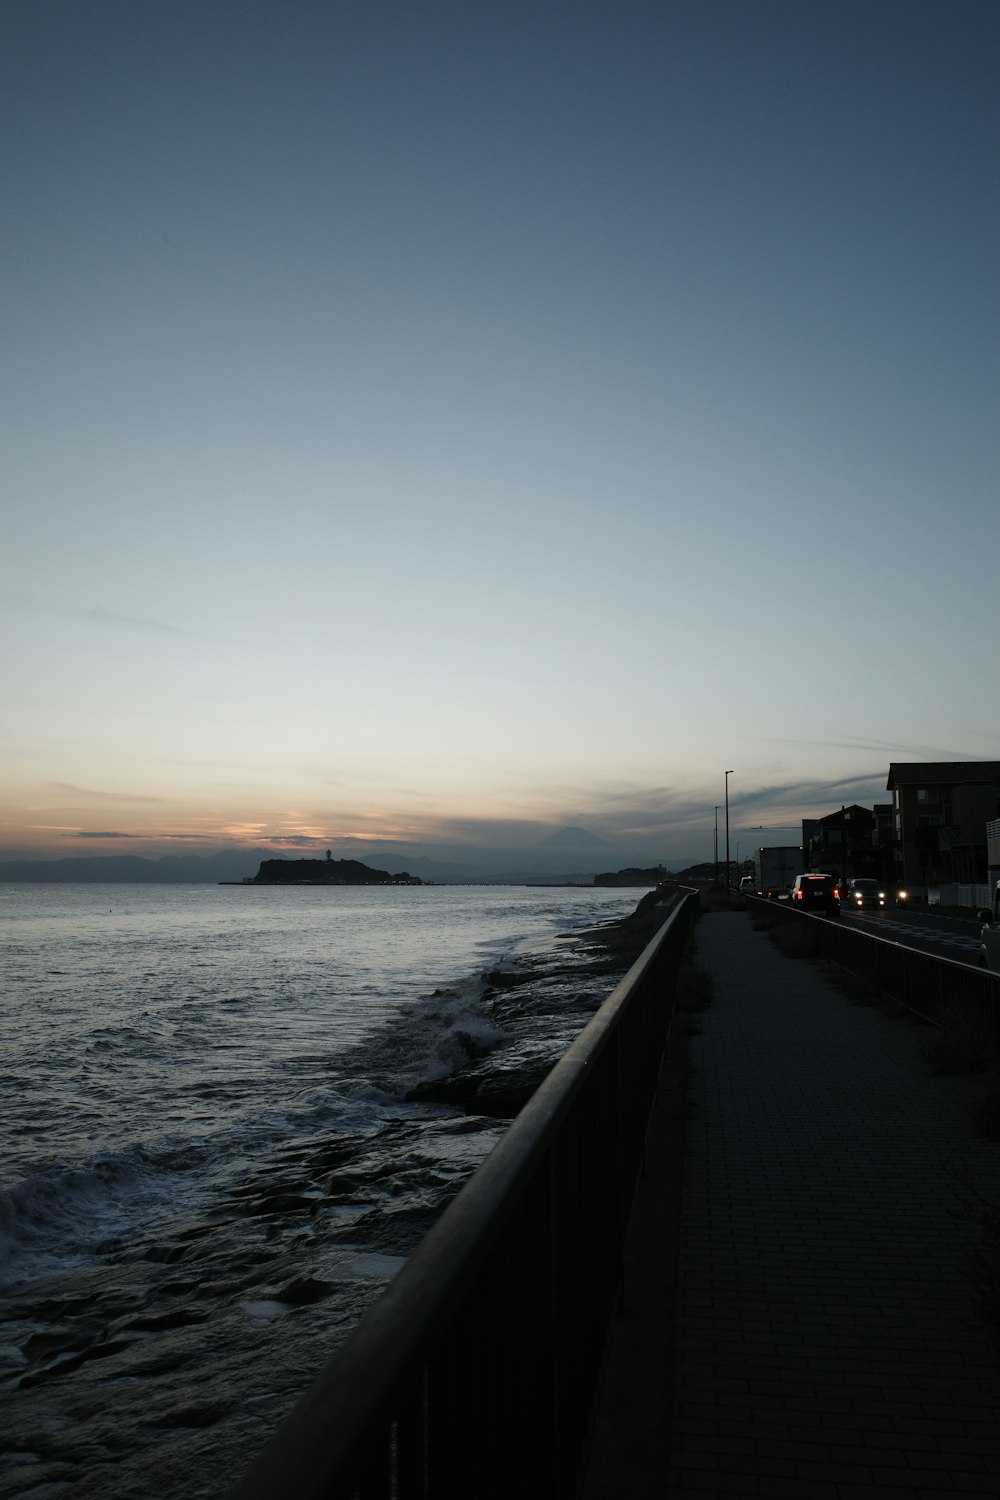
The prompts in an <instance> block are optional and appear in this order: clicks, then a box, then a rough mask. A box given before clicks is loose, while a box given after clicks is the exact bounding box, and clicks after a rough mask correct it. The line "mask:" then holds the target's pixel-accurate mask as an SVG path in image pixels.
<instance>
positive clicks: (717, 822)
mask: <svg viewBox="0 0 1000 1500" xmlns="http://www.w3.org/2000/svg"><path fill="white" fill-rule="evenodd" d="M715 884H716V885H718V884H719V805H718V803H716V805H715Z"/></svg>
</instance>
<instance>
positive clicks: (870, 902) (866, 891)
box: [844, 876, 885, 911]
mask: <svg viewBox="0 0 1000 1500" xmlns="http://www.w3.org/2000/svg"><path fill="white" fill-rule="evenodd" d="M844 901H845V903H846V905H847V906H849V907H850V909H851V910H852V911H863V910H864V908H865V907H871V908H873V909H879V908H881V907H883V906H885V887H884V886H882V885H881V884H880V882H879V881H877V880H871V879H870V878H869V877H868V876H858V877H857V878H856V879H854V880H849V881H848V882H847V890H846V891H845V892H844Z"/></svg>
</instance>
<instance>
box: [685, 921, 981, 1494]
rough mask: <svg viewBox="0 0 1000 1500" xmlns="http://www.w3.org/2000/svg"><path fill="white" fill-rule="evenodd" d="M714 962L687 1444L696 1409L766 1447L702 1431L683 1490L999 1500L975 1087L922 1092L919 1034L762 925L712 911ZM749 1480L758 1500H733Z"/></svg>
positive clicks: (705, 943) (699, 1049)
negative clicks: (697, 1462)
mask: <svg viewBox="0 0 1000 1500" xmlns="http://www.w3.org/2000/svg"><path fill="white" fill-rule="evenodd" d="M697 946H698V961H699V964H700V965H701V967H702V968H703V969H705V970H707V971H708V973H709V974H711V976H712V980H713V986H714V998H713V1002H712V1005H711V1006H710V1008H709V1009H708V1010H706V1011H704V1012H702V1013H701V1015H700V1017H699V1021H700V1030H699V1032H698V1034H696V1035H695V1036H694V1037H693V1038H692V1060H693V1064H694V1079H693V1115H694V1117H693V1119H692V1121H691V1124H690V1129H689V1157H688V1162H687V1167H686V1181H685V1187H684V1208H683V1224H682V1231H681V1246H680V1252H679V1271H678V1275H679V1288H678V1314H677V1340H676V1346H675V1364H674V1371H673V1378H674V1392H675V1396H676V1400H677V1403H678V1425H677V1431H678V1433H682V1432H683V1418H682V1415H681V1413H682V1412H683V1411H685V1410H692V1408H691V1407H690V1402H691V1398H692V1396H695V1397H696V1405H697V1409H698V1411H700V1412H702V1413H704V1412H711V1414H712V1423H713V1425H714V1426H715V1428H716V1430H717V1431H718V1433H719V1435H720V1439H721V1437H722V1435H723V1434H728V1435H729V1436H730V1437H731V1438H737V1437H738V1438H740V1439H741V1440H743V1441H747V1440H750V1441H755V1444H756V1451H755V1454H754V1456H753V1457H752V1458H751V1457H750V1456H749V1455H748V1454H747V1453H746V1452H745V1451H736V1452H734V1451H733V1450H732V1449H731V1448H728V1447H727V1448H723V1446H722V1445H721V1442H717V1443H716V1446H715V1447H714V1448H713V1447H712V1434H711V1433H708V1432H705V1433H703V1434H701V1435H700V1436H699V1438H698V1439H697V1441H698V1444H699V1445H700V1447H701V1450H702V1456H703V1460H704V1462H703V1464H702V1466H701V1468H700V1469H699V1470H698V1471H697V1477H696V1472H695V1469H694V1466H693V1465H692V1464H691V1463H690V1462H688V1460H689V1459H690V1457H691V1455H690V1454H688V1455H686V1456H685V1454H684V1452H683V1451H681V1450H678V1451H675V1453H674V1456H673V1461H672V1465H671V1467H672V1469H673V1470H674V1477H675V1478H676V1480H677V1484H678V1488H677V1493H681V1494H683V1493H685V1491H689V1492H692V1493H695V1492H697V1493H699V1494H702V1495H704V1494H705V1493H706V1492H708V1489H709V1487H710V1486H711V1485H714V1486H715V1493H717V1494H719V1495H723V1494H728V1493H756V1494H758V1495H759V1496H772V1497H774V1500H778V1497H781V1496H789V1497H792V1500H814V1497H815V1500H867V1497H873V1500H874V1497H875V1496H888V1497H890V1500H931V1497H932V1496H934V1497H938V1496H940V1497H943V1496H945V1495H948V1496H949V1497H951V1500H956V1497H957V1496H958V1495H959V1494H960V1493H963V1492H965V1493H969V1494H976V1495H982V1494H985V1493H990V1490H989V1488H988V1486H990V1485H991V1486H992V1487H993V1488H992V1493H993V1494H994V1495H995V1496H1000V1453H998V1442H1000V1381H998V1376H997V1372H996V1366H995V1363H994V1360H993V1354H992V1350H991V1348H990V1344H989V1340H988V1337H987V1335H986V1332H985V1331H984V1330H981V1329H977V1328H976V1327H974V1326H968V1325H969V1319H970V1309H969V1304H968V1300H967V1287H966V1282H965V1280H964V1277H963V1269H964V1257H965V1254H966V1247H967V1246H968V1244H969V1243H970V1231H969V1230H968V1228H967V1226H963V1225H962V1224H960V1223H959V1222H958V1221H957V1220H956V1219H955V1218H954V1216H953V1215H952V1213H951V1212H950V1210H951V1209H953V1208H954V1207H955V1206H956V1204H957V1198H958V1194H957V1189H956V1181H955V1175H954V1174H955V1171H956V1168H964V1169H968V1170H971V1171H972V1172H973V1174H974V1176H975V1178H976V1181H977V1183H978V1184H979V1185H980V1187H981V1188H982V1189H983V1190H984V1191H986V1192H987V1193H989V1194H990V1195H991V1196H993V1197H996V1198H1000V1150H998V1148H997V1147H995V1146H991V1145H989V1144H988V1143H985V1142H982V1141H979V1140H978V1139H977V1138H976V1137H975V1136H974V1135H972V1133H971V1131H970V1129H969V1127H968V1124H967V1122H966V1116H965V1112H964V1110H965V1101H966V1099H967V1098H968V1088H967V1082H966V1081H965V1080H956V1079H949V1078H936V1077H929V1076H927V1074H926V1072H925V1070H924V1068H923V1065H922V1062H921V1059H920V1055H919V1046H920V1040H921V1035H922V1033H921V1030H920V1029H919V1028H917V1027H914V1026H912V1025H910V1024H908V1022H906V1021H905V1020H896V1019H892V1018H889V1017H887V1016H885V1015H884V1014H882V1013H881V1012H880V1011H879V1010H878V1009H876V1008H873V1007H868V1006H860V1005H851V1004H850V1003H849V1002H848V1001H846V1000H845V999H844V998H843V997H842V996H841V995H839V994H838V993H837V991H835V990H834V989H833V988H832V986H830V985H829V984H828V983H827V982H826V981H825V980H824V978H823V977H822V975H821V973H820V972H819V971H818V969H817V968H816V966H814V965H811V964H809V963H807V962H803V961H797V960H792V959H788V958H785V957H783V956H782V955H781V954H780V953H779V951H778V950H777V949H776V948H775V947H774V945H773V944H772V943H771V942H770V941H769V939H768V938H767V937H766V935H765V934H763V933H757V932H754V931H753V929H752V926H751V923H750V921H749V918H748V917H747V915H746V914H745V913H744V912H735V911H734V912H732V913H711V914H708V915H706V916H704V917H703V919H702V921H701V922H700V924H699V927H698V930H697ZM689 1437H690V1434H685V1435H684V1436H683V1437H681V1438H678V1442H682V1441H683V1442H687V1441H688V1440H689ZM709 1457H714V1459H715V1463H714V1465H711V1464H709V1463H708V1461H707V1460H708V1458H709ZM769 1465H770V1466H772V1467H768V1466H769ZM774 1465H776V1466H777V1467H773V1466H774ZM783 1466H787V1467H783ZM749 1473H752V1474H753V1475H754V1477H755V1479H756V1481H757V1485H758V1488H757V1489H756V1490H755V1491H751V1490H740V1489H736V1490H731V1489H727V1488H726V1487H725V1484H724V1482H723V1481H724V1480H726V1479H727V1476H730V1475H732V1476H733V1477H734V1478H735V1479H736V1480H740V1479H741V1476H742V1478H743V1479H745V1477H746V1476H747V1474H749ZM980 1481H985V1482H986V1483H985V1484H984V1486H983V1487H982V1488H981V1487H980ZM668 1492H669V1491H668Z"/></svg>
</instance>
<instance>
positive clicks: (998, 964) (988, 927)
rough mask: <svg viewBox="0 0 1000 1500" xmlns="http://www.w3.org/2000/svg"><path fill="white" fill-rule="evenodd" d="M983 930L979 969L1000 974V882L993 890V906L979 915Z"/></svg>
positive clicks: (980, 938)
mask: <svg viewBox="0 0 1000 1500" xmlns="http://www.w3.org/2000/svg"><path fill="white" fill-rule="evenodd" d="M979 920H980V922H982V924H983V930H982V932H981V933H980V934H979V967H980V968H981V969H992V970H993V971H994V973H1000V880H998V881H997V883H996V886H995V887H994V890H993V905H992V906H991V907H990V908H989V909H988V910H986V909H985V908H984V909H983V910H982V911H981V912H980V913H979Z"/></svg>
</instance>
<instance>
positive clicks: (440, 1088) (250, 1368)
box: [0, 892, 662, 1500]
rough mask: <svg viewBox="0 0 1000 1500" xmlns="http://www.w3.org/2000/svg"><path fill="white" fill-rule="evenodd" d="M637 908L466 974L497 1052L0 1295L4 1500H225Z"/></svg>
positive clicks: (504, 1106)
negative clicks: (206, 1200)
mask: <svg viewBox="0 0 1000 1500" xmlns="http://www.w3.org/2000/svg"><path fill="white" fill-rule="evenodd" d="M660 894H661V895H662V893H660ZM655 897H656V893H652V892H651V893H650V895H649V896H648V897H645V898H644V899H643V901H641V902H640V903H639V907H638V908H637V910H636V912H635V913H634V914H633V915H632V916H631V917H629V918H627V919H625V921H620V922H614V923H609V924H605V925H602V926H601V927H598V928H593V929H590V930H587V931H583V932H575V933H568V934H564V935H562V936H561V937H559V938H558V939H556V940H555V942H554V943H551V944H546V945H544V946H543V947H541V948H540V949H538V950H535V951H529V952H527V953H525V954H523V955H520V956H519V957H518V959H517V960H516V961H515V962H514V963H513V964H512V965H511V966H510V967H509V968H505V969H500V970H493V971H491V972H490V973H488V974H486V975H484V990H483V994H482V1006H483V1010H484V1012H485V1014H486V1016H487V1017H488V1019H489V1021H490V1023H491V1028H490V1030H491V1032H492V1034H493V1035H494V1036H497V1037H498V1038H499V1040H497V1041H496V1043H495V1044H494V1045H492V1046H490V1048H489V1050H486V1049H485V1046H484V1045H483V1044H482V1043H478V1042H476V1041H475V1040H474V1039H473V1038H472V1037H467V1038H459V1039H458V1040H460V1041H461V1042H462V1052H463V1055H464V1058H465V1060H464V1062H463V1063H462V1065H461V1066H460V1067H459V1068H457V1069H456V1070H454V1071H452V1072H451V1073H450V1074H449V1075H448V1076H447V1077H446V1078H439V1079H428V1080H426V1081H425V1082H424V1083H421V1084H418V1085H417V1086H416V1087H414V1088H412V1089H411V1090H410V1091H409V1092H408V1095H407V1096H406V1098H405V1099H403V1100H401V1101H400V1106H399V1113H398V1118H395V1119H391V1120H390V1121H389V1122H388V1124H387V1125H385V1126H384V1127H383V1128H381V1129H379V1130H378V1131H373V1132H372V1133H371V1134H355V1135H351V1134H348V1133H343V1132H341V1133H337V1132H326V1133H324V1134H323V1135H320V1136H318V1137H313V1138H310V1139H306V1140H298V1141H295V1142H294V1143H290V1144H289V1145H287V1146H286V1147H284V1148H283V1149H282V1150H280V1151H277V1152H275V1153H273V1154H272V1155H271V1156H269V1157H268V1158H266V1159H264V1160H262V1161H260V1162H258V1163H256V1164H253V1165H252V1166H249V1167H248V1171H247V1174H246V1177H245V1179H244V1180H243V1181H241V1182H238V1183H236V1184H235V1185H233V1186H232V1187H231V1188H230V1189H229V1190H228V1191H227V1192H226V1193H224V1194H222V1195H221V1196H220V1198H219V1199H218V1201H216V1202H214V1203H212V1204H211V1205H209V1206H208V1207H207V1208H206V1210H205V1212H204V1213H203V1214H201V1215H199V1216H198V1217H197V1218H195V1219H193V1220H192V1221H190V1222H184V1223H181V1222H178V1223H176V1224H174V1225H172V1226H167V1228H166V1229H165V1230H164V1232H163V1233H162V1234H160V1235H159V1236H158V1237H157V1239H156V1240H155V1242H153V1243H147V1244H141V1245H135V1244H134V1245H119V1246H109V1247H108V1250H107V1255H106V1257H105V1259H104V1262H103V1264H99V1265H95V1266H90V1267H88V1268H83V1269H79V1270H76V1271H67V1272H66V1273H64V1274H62V1275H58V1276H54V1277H51V1278H49V1279H48V1280H46V1281H42V1282H34V1283H31V1284H29V1285H25V1286H23V1287H20V1288H14V1289H13V1290H12V1291H11V1292H9V1293H8V1294H7V1296H6V1297H5V1298H4V1299H3V1301H2V1304H0V1312H2V1315H3V1319H4V1322H5V1323H6V1326H7V1330H8V1347H7V1348H6V1349H5V1350H4V1351H2V1352H0V1416H2V1424H3V1431H4V1437H3V1439H2V1440H0V1500H21V1497H29V1496H32V1495H37V1496H39V1497H41V1496H43V1495H44V1496H45V1500H48V1497H49V1496H53V1495H57V1494H60V1493H62V1492H64V1491H68V1490H70V1489H72V1491H73V1494H74V1497H75V1500H140V1497H148V1496H149V1495H150V1494H152V1493H154V1492H155V1493H156V1495H157V1497H158V1500H193V1497H201V1496H205V1497H207V1496H210V1495H211V1496H218V1495H219V1494H220V1493H221V1492H223V1491H224V1490H225V1489H226V1488H227V1487H228V1485H229V1483H230V1482H231V1481H232V1479H233V1478H234V1476H235V1474H236V1473H237V1472H238V1471H239V1470H240V1469H241V1468H242V1467H243V1466H244V1465H245V1464H246V1463H247V1462H248V1461H249V1459H250V1458H251V1457H252V1455H253V1453H254V1452H255V1451H256V1450H257V1448H259V1447H260V1446H261V1445H262V1443H263V1441H264V1440H265V1438H266V1436H267V1434H268V1433H269V1432H270V1430H271V1429H272V1428H273V1426H274V1425H275V1424H276V1423H277V1421H278V1420H279V1419H280V1417H281V1416H282V1415H283V1413H284V1412H285V1411H286V1410H287V1408H288V1407H289V1406H290V1405H291V1404H292V1402H293V1401H294V1400H295V1399H296V1397H297V1396H298V1395H299V1394H301V1392H302V1391H303V1390H304V1389H305V1388H306V1387H307V1386H308V1385H309V1383H310V1381H311V1380H312V1378H313V1376H314V1375H315V1374H316V1372H317V1371H318V1370H319V1369H320V1368H321V1367H322V1365H323V1363H324V1362H325V1361H326V1360H327V1359H328V1358H329V1356H330V1354H331V1353H332V1351H333V1349H334V1347H335V1346H336V1344H337V1343H338V1342H339V1341H340V1340H341V1339H342V1338H343V1337H344V1335H345V1334H346V1333H347V1332H348V1331H349V1329H350V1327H351V1326H353V1324H354V1323H355V1322H356V1321H357V1319H358V1318H359V1317H360V1316H361V1315H362V1313H363V1312H364V1311H365V1309H366V1308H367V1307H368V1306H369V1305H370V1304H371V1302H372V1301H374V1300H375V1298H376V1297H377V1296H378V1294H379V1292H380V1291H381V1289H382V1288H383V1287H384V1286H385V1284H386V1283H387V1282H388V1280H390V1279H391V1277H392V1276H393V1275H394V1274H395V1272H396V1270H397V1269H398V1268H399V1266H400V1265H401V1264H402V1262H403V1260H404V1259H405V1257H406V1256H407V1255H408V1254H409V1253H410V1252H411V1251H412V1249H413V1248H414V1246H415V1245H416V1244H417V1243H418V1242H419V1240H420V1239H421V1238H422V1236H423V1235H424V1234H425V1233H426V1231H427V1230H428V1229H429V1227H430V1226H431V1224H432V1223H433V1222H434V1221H435V1219H436V1218H437V1217H438V1216H439V1215H440V1213H441V1212H442V1210H443V1208H444V1207H445V1206H446V1204H447V1203H448V1202H449V1201H450V1199H451V1198H452V1197H453V1196H454V1194H455V1193H456V1192H457V1191H458V1189H459V1188H460V1187H461V1185H462V1183H463V1182H464V1181H465V1180H466V1178H467V1177H468V1176H469V1175H470V1174H471V1173H472V1172H473V1171H474V1170H475V1168H476V1166H478V1164H479V1162H480V1161H481V1160H482V1159H483V1158H484V1157H485V1156H486V1154H487V1153H488V1151H489V1150H490V1148H491V1146H492V1145H493V1144H494V1143H495V1141H496V1140H497V1139H499V1137H500V1135H501V1134H502V1133H503V1131H504V1130H505V1129H506V1126H507V1123H508V1122H509V1120H510V1119H511V1118H512V1117H513V1115H514V1114H516V1112H517V1110H518V1109H519V1108H520V1107H521V1105H522V1104H523V1103H524V1101H525V1100H526V1099H527V1098H528V1097H529V1096H530V1094H531V1092H532V1091H533V1089H534V1088H535V1087H537V1084H538V1083H539V1082H540V1080H541V1079H542V1078H543V1077H544V1076H545V1074H546V1073H547V1072H548V1071H549V1069H550V1068H551V1067H552V1066H553V1064H554V1063H555V1062H556V1061H557V1060H558V1058H559V1057H560V1056H561V1055H562V1053H563V1052H564V1051H565V1050H566V1047H567V1046H568V1045H569V1043H570V1042H571V1041H572V1040H573V1038H574V1037H575V1036H576V1035H577V1034H578V1033H579V1031H580V1030H581V1029H582V1027H583V1025H584V1024H585V1023H586V1021H587V1019H588V1017H589V1015H590V1014H592V1013H593V1012H594V1011H595V1010H596V1009H597V1008H598V1007H599V1006H600V1004H601V1003H602V1002H603V1000H604V999H605V998H606V997H607V995H608V994H609V993H610V991H611V989H612V988H613V987H614V985H615V983H616V982H617V980H618V979H619V978H620V977H621V975H622V974H624V973H625V971H626V970H627V968H628V967H629V965H630V964H631V962H632V961H633V959H634V957H635V956H636V955H637V954H638V953H639V952H641V950H642V948H643V947H644V946H645V943H646V942H647V941H648V938H649V936H650V935H651V932H652V916H651V910H650V909H651V906H652V905H653V901H654V900H655ZM651 898H653V899H651ZM153 1476H155V1484H154V1482H153Z"/></svg>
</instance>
